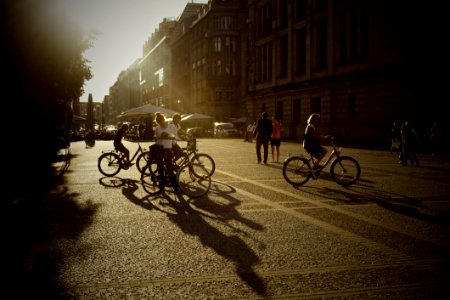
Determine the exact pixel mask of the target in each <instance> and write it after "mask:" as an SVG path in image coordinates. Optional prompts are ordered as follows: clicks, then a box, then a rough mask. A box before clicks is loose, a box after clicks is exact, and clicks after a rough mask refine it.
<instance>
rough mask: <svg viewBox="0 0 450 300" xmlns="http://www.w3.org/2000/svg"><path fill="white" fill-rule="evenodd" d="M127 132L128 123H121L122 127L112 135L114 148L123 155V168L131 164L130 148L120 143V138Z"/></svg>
mask: <svg viewBox="0 0 450 300" xmlns="http://www.w3.org/2000/svg"><path fill="white" fill-rule="evenodd" d="M127 132H128V124H122V127H120V129H119V130H118V131H117V133H116V135H115V136H114V148H116V150H117V151H119V152H121V153H123V155H124V157H125V166H124V167H125V168H129V167H130V166H131V163H130V150H128V148H127V147H125V146H124V144H122V139H123V138H124V137H125V136H126V134H127Z"/></svg>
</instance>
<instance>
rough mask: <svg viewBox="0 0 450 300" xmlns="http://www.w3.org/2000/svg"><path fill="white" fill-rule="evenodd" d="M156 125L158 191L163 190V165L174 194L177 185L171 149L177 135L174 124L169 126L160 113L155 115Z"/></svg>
mask: <svg viewBox="0 0 450 300" xmlns="http://www.w3.org/2000/svg"><path fill="white" fill-rule="evenodd" d="M156 123H157V124H158V126H157V127H156V130H155V136H156V144H157V145H159V146H160V147H159V151H157V153H155V155H156V157H155V158H156V161H157V165H158V174H159V176H160V177H161V180H160V189H164V165H165V167H166V170H167V172H168V175H169V179H170V183H171V185H172V187H173V190H174V191H175V192H177V191H178V183H177V180H176V177H175V174H174V172H173V163H172V158H173V154H172V147H173V141H174V140H175V136H176V133H177V128H176V127H175V125H174V124H169V123H167V121H166V120H165V118H164V116H163V115H162V114H160V113H156ZM152 155H153V154H152Z"/></svg>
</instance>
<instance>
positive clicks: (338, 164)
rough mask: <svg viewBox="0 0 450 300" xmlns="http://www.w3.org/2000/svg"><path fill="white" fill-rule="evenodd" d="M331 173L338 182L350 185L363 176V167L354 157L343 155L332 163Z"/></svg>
mask: <svg viewBox="0 0 450 300" xmlns="http://www.w3.org/2000/svg"><path fill="white" fill-rule="evenodd" d="M330 175H331V178H332V179H333V180H334V181H335V182H336V183H337V184H340V185H342V186H348V185H351V184H354V183H355V182H356V181H358V179H359V177H360V176H361V167H360V166H359V163H358V162H357V161H356V160H355V159H354V158H352V157H349V156H341V157H339V158H336V159H335V160H334V161H333V163H332V164H331V167H330Z"/></svg>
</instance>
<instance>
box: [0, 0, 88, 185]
mask: <svg viewBox="0 0 450 300" xmlns="http://www.w3.org/2000/svg"><path fill="white" fill-rule="evenodd" d="M59 3H60V2H58V1H54V0H41V1H35V0H29V1H3V2H2V3H1V4H0V10H1V13H0V14H1V15H0V19H1V21H0V22H1V29H0V30H1V35H0V38H1V40H2V44H3V45H4V46H2V47H1V48H2V49H1V50H0V51H1V57H2V61H4V62H6V65H5V68H3V74H4V76H3V78H5V77H6V80H4V81H2V85H3V91H4V95H6V94H8V95H9V97H8V98H4V99H3V106H2V107H3V109H4V111H5V112H7V115H8V117H9V120H11V121H10V126H8V127H7V129H6V130H5V131H4V134H5V136H6V141H8V142H9V143H10V145H12V147H14V151H11V150H7V151H6V153H4V156H3V157H7V158H8V160H7V167H9V169H10V170H11V172H12V176H11V178H12V180H11V181H12V182H11V184H12V185H15V184H16V183H17V179H18V178H20V176H21V175H22V174H23V172H24V170H26V169H30V167H31V166H30V160H27V159H24V158H25V157H32V158H33V160H32V169H33V172H35V173H36V172H38V173H39V175H42V174H41V173H45V174H47V173H48V172H49V170H50V168H49V166H50V162H51V160H52V159H53V156H54V153H53V150H54V144H55V140H56V135H57V134H58V133H57V132H58V131H57V130H58V128H59V127H60V126H67V125H69V126H70V122H71V116H72V114H71V103H72V101H73V100H74V99H78V98H79V97H80V96H81V95H82V93H83V86H84V83H85V81H86V80H89V79H90V78H91V77H92V74H91V69H90V67H89V65H88V64H89V61H88V60H87V59H85V58H84V56H83V54H84V51H86V50H87V49H88V48H90V47H91V45H92V39H93V38H94V37H95V34H94V33H92V32H84V31H83V30H82V29H81V26H80V24H78V23H77V22H75V21H72V20H71V18H70V14H69V12H68V11H66V10H64V9H63V8H62V7H61V5H58V4H59ZM23 145H26V146H27V147H23ZM3 151H4V150H3ZM40 178H44V177H42V176H41V177H40ZM22 184H23V183H22ZM30 190H32V189H30Z"/></svg>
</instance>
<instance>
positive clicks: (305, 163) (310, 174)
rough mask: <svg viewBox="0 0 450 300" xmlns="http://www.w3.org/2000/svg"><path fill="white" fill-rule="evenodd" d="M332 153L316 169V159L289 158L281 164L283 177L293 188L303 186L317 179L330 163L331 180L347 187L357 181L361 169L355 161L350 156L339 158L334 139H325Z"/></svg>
mask: <svg viewBox="0 0 450 300" xmlns="http://www.w3.org/2000/svg"><path fill="white" fill-rule="evenodd" d="M327 138H328V139H329V141H330V145H331V146H332V148H333V151H332V152H331V153H330V155H329V156H328V158H327V160H326V161H325V163H324V164H323V165H322V166H320V167H319V168H318V169H313V167H312V166H314V165H315V162H316V159H315V158H314V157H313V156H312V155H310V156H309V158H306V157H303V156H291V157H289V158H287V159H285V161H284V162H283V177H284V179H285V180H286V181H287V182H288V183H290V184H291V185H293V186H300V185H303V184H305V183H306V182H307V181H308V180H309V179H311V178H312V179H317V178H318V177H319V175H320V173H321V171H322V170H323V169H325V167H326V166H327V165H328V164H329V163H330V162H332V163H331V166H330V175H331V178H332V179H333V180H334V181H335V182H336V183H337V184H339V185H341V186H349V185H352V184H354V183H355V182H357V181H358V179H359V177H360V176H361V167H360V165H359V163H358V161H357V160H356V159H354V158H353V157H350V156H341V155H340V151H339V150H337V149H336V146H335V143H334V137H333V136H328V137H327Z"/></svg>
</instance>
